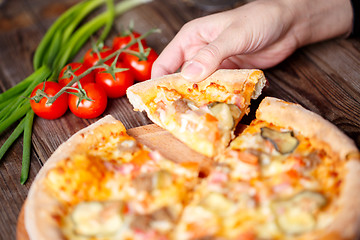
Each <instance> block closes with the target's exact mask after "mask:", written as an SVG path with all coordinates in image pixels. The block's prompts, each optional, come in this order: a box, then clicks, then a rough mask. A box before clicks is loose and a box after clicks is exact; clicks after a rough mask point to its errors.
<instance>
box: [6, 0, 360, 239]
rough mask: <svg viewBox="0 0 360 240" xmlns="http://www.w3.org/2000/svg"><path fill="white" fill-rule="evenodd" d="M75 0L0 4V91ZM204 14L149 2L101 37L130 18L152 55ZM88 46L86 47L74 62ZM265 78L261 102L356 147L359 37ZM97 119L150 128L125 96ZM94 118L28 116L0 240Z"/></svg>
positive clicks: (10, 160)
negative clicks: (296, 109) (50, 166)
mask: <svg viewBox="0 0 360 240" xmlns="http://www.w3.org/2000/svg"><path fill="white" fill-rule="evenodd" d="M76 2H78V1H76V0H66V1H55V0H51V1H50V0H31V1H30V0H11V1H7V2H5V4H3V5H1V6H0V92H2V91H4V90H6V89H8V88H10V87H11V86H13V85H15V84H16V83H18V82H20V81H21V80H22V79H24V78H25V77H26V76H28V75H29V74H31V73H32V71H33V69H32V57H33V53H34V51H35V49H36V47H37V45H38V43H39V42H40V40H41V38H42V37H43V35H44V33H45V32H46V30H47V29H48V27H49V26H50V25H51V23H52V22H53V21H54V20H55V19H56V18H57V17H58V16H59V15H60V14H61V13H62V12H63V11H64V10H66V9H67V8H68V7H70V6H71V5H73V4H74V3H76ZM209 13H210V12H209V11H206V10H204V9H199V8H198V7H194V6H192V5H191V1H190V0H187V1H185V0H166V1H165V0H154V1H153V2H152V3H148V4H146V5H143V6H140V7H137V8H136V9H133V10H131V11H130V12H128V13H126V14H124V15H122V16H120V17H118V18H117V19H116V26H115V28H114V31H113V32H112V34H111V36H110V37H109V39H111V38H112V37H113V36H114V35H115V34H116V32H119V31H120V29H121V27H122V26H127V25H128V23H129V22H130V20H131V19H133V20H134V22H135V23H136V25H135V29H136V30H138V31H140V32H146V31H147V30H149V29H150V28H155V27H157V28H160V29H162V33H161V34H154V35H152V36H150V37H148V39H147V41H148V43H149V45H150V46H152V47H153V48H154V49H155V50H156V51H157V52H159V53H160V52H161V50H162V49H163V48H164V47H165V46H166V44H167V43H168V42H169V41H170V40H171V39H172V38H173V37H174V35H175V34H176V32H177V31H178V30H179V29H180V28H181V26H182V25H183V24H184V23H185V22H187V21H189V20H191V19H194V18H197V17H200V16H203V15H207V14H209ZM110 43H111V42H109V44H110ZM89 47H90V45H89V44H88V45H86V46H85V47H84V48H83V50H82V51H81V53H80V54H79V56H81V55H83V54H84V52H85V51H86V50H87V49H88V48H89ZM265 74H266V76H267V79H268V81H269V83H270V87H269V88H268V89H266V90H265V91H264V93H263V96H275V97H279V98H282V99H284V100H288V101H292V102H297V103H299V104H301V105H303V106H304V107H306V108H308V109H310V110H312V111H314V112H316V113H318V114H320V115H321V116H323V117H324V118H326V119H328V120H329V121H331V122H332V123H333V124H335V125H336V126H338V127H339V128H340V129H341V130H343V131H344V132H345V133H346V134H347V135H348V136H350V137H351V138H353V139H354V141H355V142H356V144H357V146H358V147H359V146H360V41H359V39H338V40H331V41H327V42H322V43H318V44H315V45H311V46H308V47H305V48H302V49H299V50H298V51H297V52H296V53H295V54H293V55H292V56H291V57H289V58H288V59H287V60H286V61H284V62H283V63H281V64H280V65H278V66H277V67H275V68H272V69H269V70H266V71H265ZM259 101H260V100H258V101H255V102H253V105H256V104H258V103H259ZM105 114H112V115H113V116H115V117H116V118H117V119H119V120H121V121H122V122H123V123H124V125H125V127H126V128H134V127H137V126H142V125H146V124H149V123H151V121H150V120H149V119H148V118H147V117H146V116H145V115H144V114H142V113H138V112H134V111H133V110H132V107H131V105H130V104H129V102H128V100H127V99H126V97H123V98H120V99H116V100H110V102H109V105H108V107H107V110H106V112H105V113H104V115H105ZM253 115H254V110H253V111H252V112H251V113H250V115H249V116H248V117H246V118H245V119H244V120H243V123H248V122H249V121H250V120H251V118H252V117H253ZM96 120H97V119H92V120H85V119H80V118H77V117H75V116H74V115H73V114H71V113H70V112H67V113H66V115H65V116H63V117H61V118H60V119H57V120H53V121H48V120H44V119H41V118H35V121H34V130H33V131H34V133H33V137H32V143H33V149H32V154H31V169H30V177H29V180H28V181H27V183H26V184H25V185H21V184H20V168H21V158H22V139H21V138H20V139H19V140H18V141H17V142H16V143H15V144H14V145H13V146H12V147H11V149H10V151H9V152H8V153H7V154H6V156H5V157H4V159H3V160H2V161H1V162H0V202H1V204H0V236H1V237H0V238H1V239H14V238H15V232H16V222H17V216H18V214H19V211H20V209H21V206H22V204H23V202H24V200H25V199H26V196H27V192H28V190H29V187H30V185H31V183H32V181H33V179H34V177H35V176H36V173H37V172H38V171H39V169H40V168H41V166H42V165H43V164H44V162H45V161H46V160H47V159H48V157H49V156H50V155H51V153H52V152H53V151H54V150H55V149H56V148H57V147H58V146H59V145H60V144H61V143H62V142H64V141H65V140H66V139H68V138H69V137H70V136H71V135H72V134H73V133H75V132H76V131H78V130H80V129H81V128H83V127H85V126H87V125H89V124H90V123H92V122H95V121H96ZM309 124H311V123H309ZM10 130H13V129H10ZM10 130H8V131H7V132H5V133H3V134H2V135H1V136H0V145H2V144H3V143H4V141H5V139H6V138H7V137H8V136H9V135H10V133H11V131H10Z"/></svg>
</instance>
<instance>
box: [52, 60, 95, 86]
mask: <svg viewBox="0 0 360 240" xmlns="http://www.w3.org/2000/svg"><path fill="white" fill-rule="evenodd" d="M68 66H70V67H71V69H73V70H74V69H78V70H76V71H75V72H74V73H75V75H76V76H79V75H81V74H82V73H83V72H85V71H86V70H87V69H88V68H87V67H85V65H83V64H82V63H77V62H74V63H69V64H68V65H66V66H65V67H64V68H63V69H62V70H61V72H60V74H59V78H58V82H59V84H60V86H61V87H65V86H66V85H67V84H68V83H69V82H70V81H71V80H72V79H73V76H71V77H69V78H63V77H64V72H65V70H66V69H67V67H68ZM94 81H95V80H94V73H93V72H90V73H89V74H87V75H85V77H83V78H81V79H80V83H81V85H84V84H86V83H90V82H94ZM71 87H77V83H74V84H73V85H72V86H71Z"/></svg>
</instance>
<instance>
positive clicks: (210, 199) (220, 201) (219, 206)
mask: <svg viewBox="0 0 360 240" xmlns="http://www.w3.org/2000/svg"><path fill="white" fill-rule="evenodd" d="M201 206H203V207H204V208H206V209H208V210H210V211H212V212H213V213H215V214H216V215H220V216H222V215H227V214H228V213H229V212H230V211H231V210H232V209H233V207H234V203H233V202H232V201H231V200H229V199H228V198H226V197H225V196H224V195H222V194H220V193H215V192H212V193H210V194H208V195H207V196H206V197H205V198H204V199H202V201H201Z"/></svg>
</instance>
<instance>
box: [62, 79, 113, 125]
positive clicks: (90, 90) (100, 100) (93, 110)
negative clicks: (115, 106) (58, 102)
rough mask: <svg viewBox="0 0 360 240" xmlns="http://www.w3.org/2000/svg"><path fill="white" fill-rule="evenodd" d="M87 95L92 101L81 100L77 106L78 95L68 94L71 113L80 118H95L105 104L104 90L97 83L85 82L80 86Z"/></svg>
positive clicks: (104, 107) (101, 111) (103, 109)
mask: <svg viewBox="0 0 360 240" xmlns="http://www.w3.org/2000/svg"><path fill="white" fill-rule="evenodd" d="M82 88H83V89H84V90H85V92H86V94H87V96H88V97H89V98H90V99H92V100H93V101H89V100H82V101H81V102H80V104H79V106H77V104H78V101H79V97H78V96H75V95H72V94H69V108H70V110H71V112H72V113H74V114H75V115H76V116H78V117H81V118H95V117H98V116H100V114H102V113H103V112H104V111H105V109H106V105H107V96H106V92H105V90H104V89H103V88H102V87H101V86H100V85H99V84H97V83H87V84H84V86H82Z"/></svg>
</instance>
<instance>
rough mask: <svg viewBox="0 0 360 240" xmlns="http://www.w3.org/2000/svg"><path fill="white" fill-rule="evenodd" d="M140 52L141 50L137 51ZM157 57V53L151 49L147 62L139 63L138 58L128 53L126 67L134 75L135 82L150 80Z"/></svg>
mask: <svg viewBox="0 0 360 240" xmlns="http://www.w3.org/2000/svg"><path fill="white" fill-rule="evenodd" d="M138 51H139V50H137V52H138ZM157 57H158V55H157V53H156V52H155V51H154V50H153V49H151V50H150V53H149V56H148V57H147V60H144V61H139V58H138V57H136V56H134V55H131V54H128V53H126V54H125V56H124V59H123V61H124V63H125V65H126V66H127V67H129V68H130V70H131V71H132V73H133V74H134V77H135V80H137V81H145V80H148V79H150V77H151V68H152V65H153V63H154V62H155V60H156V59H157Z"/></svg>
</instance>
